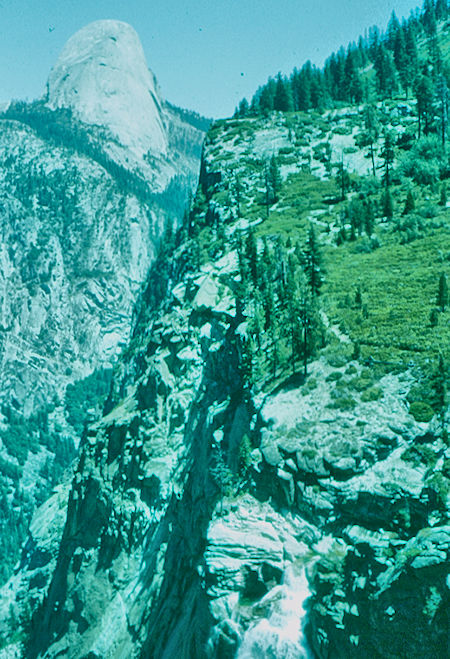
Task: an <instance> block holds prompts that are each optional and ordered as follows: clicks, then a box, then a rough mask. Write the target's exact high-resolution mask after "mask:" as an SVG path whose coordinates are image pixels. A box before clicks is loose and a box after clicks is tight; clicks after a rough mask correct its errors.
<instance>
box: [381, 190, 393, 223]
mask: <svg viewBox="0 0 450 659" xmlns="http://www.w3.org/2000/svg"><path fill="white" fill-rule="evenodd" d="M383 217H385V218H386V219H387V220H392V218H393V217H394V200H393V199H392V195H391V191H390V190H389V188H386V190H385V191H384V193H383Z"/></svg>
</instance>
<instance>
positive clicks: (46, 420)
mask: <svg viewBox="0 0 450 659" xmlns="http://www.w3.org/2000/svg"><path fill="white" fill-rule="evenodd" d="M203 137H204V131H203V128H202V120H201V118H199V117H196V118H195V119H194V118H193V116H192V115H191V114H190V113H189V112H186V111H181V110H178V109H177V108H174V107H172V106H169V105H168V104H166V103H165V101H164V100H162V99H161V97H160V96H159V92H158V89H157V85H156V81H155V78H154V76H153V74H152V73H151V72H150V71H149V69H148V68H147V64H146V61H145V57H144V53H143V50H142V46H141V44H140V41H139V38H138V36H137V34H136V32H135V31H134V30H133V28H131V27H130V26H129V25H126V24H125V23H121V22H118V21H98V22H96V23H93V24H92V25H88V26H87V27H86V28H84V29H82V30H80V32H78V33H77V34H76V35H74V36H73V37H72V38H71V39H70V40H69V41H68V43H67V45H66V46H65V48H64V49H63V51H62V53H61V56H60V57H59V59H58V61H57V63H56V65H55V67H54V68H53V70H52V72H51V74H50V77H49V81H48V89H47V94H46V96H45V98H44V99H41V100H38V101H35V102H33V103H20V102H12V103H10V104H9V106H8V107H7V108H6V109H5V110H4V111H3V112H0V198H1V202H0V265H1V267H0V364H1V369H0V459H1V460H2V461H4V463H5V464H6V467H5V469H4V473H2V472H1V470H0V490H1V489H2V487H3V486H4V487H5V491H9V492H13V491H14V488H15V486H16V485H18V486H20V487H21V488H25V489H24V495H23V496H24V497H26V499H27V502H26V505H25V503H24V502H21V504H20V506H18V505H16V506H15V507H14V505H13V498H12V495H9V499H8V506H11V510H16V511H20V510H22V509H24V508H26V509H27V510H28V513H27V515H28V517H27V518H26V519H25V518H23V516H22V517H21V523H20V525H19V523H18V519H16V518H15V517H14V515H16V513H14V514H12V513H11V514H10V513H9V512H8V511H9V510H10V508H9V507H8V508H7V510H6V511H5V510H4V511H0V527H1V525H2V524H3V522H4V523H5V524H6V527H7V528H8V529H11V530H12V529H15V528H17V527H20V529H21V531H20V533H19V536H20V538H19V542H20V541H21V540H22V539H23V534H24V532H25V529H26V524H27V522H28V521H29V516H30V514H31V511H32V509H33V507H34V506H35V504H36V496H37V494H36V493H37V491H38V490H39V491H40V492H41V497H42V496H44V493H45V492H47V491H48V485H49V483H51V484H54V483H55V482H58V477H57V476H56V475H55V469H54V465H55V460H54V455H55V453H58V452H59V453H61V451H60V446H61V440H64V443H65V444H64V446H65V448H64V450H63V451H62V453H64V455H65V457H64V456H60V457H61V460H60V461H61V465H60V467H62V468H63V469H64V467H65V466H67V464H68V462H69V460H70V457H73V452H72V455H71V456H69V455H68V454H67V451H66V448H67V446H69V448H70V443H71V441H72V438H73V439H75V440H76V437H77V436H78V437H79V434H80V431H81V428H82V423H83V419H82V416H83V415H81V416H80V415H79V414H78V412H79V410H80V409H81V407H83V406H84V407H85V410H84V411H86V410H87V409H88V408H89V407H90V404H88V403H87V401H88V400H89V397H90V393H91V392H89V391H88V390H87V389H86V387H85V384H84V382H86V378H94V379H96V378H97V379H98V378H99V377H100V379H101V380H102V382H103V384H105V381H104V378H103V375H104V374H105V373H109V372H110V370H111V367H112V366H113V364H114V363H115V360H116V358H117V355H118V354H119V353H120V351H121V349H122V348H123V347H124V346H125V345H126V343H127V341H128V339H129V337H130V332H131V327H132V322H133V314H134V309H135V305H136V301H137V298H138V296H139V293H140V291H141V288H142V285H143V283H144V282H145V280H146V277H147V274H148V271H149V268H150V266H151V264H152V262H153V260H154V257H155V253H156V251H157V249H158V244H159V241H160V240H161V237H162V235H163V232H164V230H165V228H166V227H174V226H176V225H177V224H178V223H179V222H180V221H181V218H182V215H183V212H184V205H185V201H186V199H187V197H188V194H189V193H190V192H191V191H192V189H193V187H194V186H195V185H196V182H197V176H198V170H199V165H200V157H201V149H202V142H203ZM106 379H108V378H106ZM91 384H93V385H94V389H95V388H97V384H98V382H97V380H96V382H94V381H92V382H91ZM75 385H76V387H77V389H76V390H74V391H72V402H73V403H74V404H75V407H74V406H73V405H72V411H71V410H69V407H68V405H67V395H66V394H67V387H68V386H75ZM101 386H103V385H101ZM107 386H108V384H107V383H106V387H107ZM75 408H76V409H75ZM77 425H78V429H76V426H77ZM74 429H75V432H74ZM1 464H2V465H3V462H1ZM57 471H59V476H60V475H61V469H60V468H59V467H58V470H57ZM13 481H14V483H13ZM13 485H14V487H13ZM41 500H42V498H41ZM20 514H21V513H20ZM3 515H5V518H3ZM16 516H19V512H17V515H16ZM4 535H5V536H6V537H9V536H10V535H11V534H10V532H9V530H8V531H7V533H5V534H4ZM13 544H14V543H13ZM18 546H19V545H18V543H17V542H16V543H15V544H14V546H13V547H9V546H8V547H6V546H2V547H0V581H1V580H2V579H4V578H6V577H7V576H8V574H9V573H10V570H11V568H12V566H13V565H14V563H15V562H16V560H17V557H18V553H17V552H18ZM8 571H9V572H8Z"/></svg>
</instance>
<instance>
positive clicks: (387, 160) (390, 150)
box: [381, 131, 395, 188]
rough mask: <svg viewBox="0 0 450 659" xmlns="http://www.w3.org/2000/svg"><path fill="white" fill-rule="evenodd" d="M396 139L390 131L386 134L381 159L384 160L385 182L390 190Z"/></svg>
mask: <svg viewBox="0 0 450 659" xmlns="http://www.w3.org/2000/svg"><path fill="white" fill-rule="evenodd" d="M394 155H395V154H394V137H393V135H392V133H391V132H390V131H385V133H384V143H383V150H382V152H381V157H382V158H383V161H384V164H383V170H384V174H383V181H384V184H385V186H386V188H389V186H390V184H391V169H392V165H393V163H394Z"/></svg>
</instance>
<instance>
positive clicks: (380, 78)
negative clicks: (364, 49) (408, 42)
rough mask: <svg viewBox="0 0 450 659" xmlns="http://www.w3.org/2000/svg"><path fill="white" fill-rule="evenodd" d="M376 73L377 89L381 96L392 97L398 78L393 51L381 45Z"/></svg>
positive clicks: (375, 64)
mask: <svg viewBox="0 0 450 659" xmlns="http://www.w3.org/2000/svg"><path fill="white" fill-rule="evenodd" d="M374 67H375V73H376V76H377V89H378V93H379V95H380V97H381V98H384V97H386V96H389V98H391V97H392V94H393V92H394V91H395V90H396V88H397V79H396V75H395V66H394V62H393V59H392V55H391V53H390V52H389V51H388V50H387V49H386V48H385V46H383V45H380V46H379V47H378V52H377V55H376V57H375V61H374Z"/></svg>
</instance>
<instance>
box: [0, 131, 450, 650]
mask: <svg viewBox="0 0 450 659" xmlns="http://www.w3.org/2000/svg"><path fill="white" fill-rule="evenodd" d="M257 139H258V136H257V135H255V137H254V140H257ZM261 140H262V138H261ZM222 146H223V144H222V143H221V142H220V138H218V143H215V142H214V140H211V141H210V142H209V144H208V145H207V147H206V153H205V158H204V161H203V165H204V166H203V168H202V176H201V180H202V184H203V185H204V186H205V187H206V188H208V187H211V186H212V187H215V188H216V189H217V190H218V191H221V190H223V189H225V188H226V186H227V185H228V183H229V180H227V177H228V176H229V174H228V172H227V171H226V170H224V169H220V167H219V166H218V165H217V166H214V163H215V161H214V149H216V153H217V149H219V150H220V149H221V148H222ZM245 184H246V180H245V178H244V180H243V185H245ZM214 210H215V212H216V213H217V214H218V216H219V217H222V218H227V224H226V231H227V235H228V238H230V241H229V248H228V249H227V250H226V253H225V254H224V255H223V256H222V257H221V258H220V259H218V260H217V261H216V263H215V264H212V263H206V264H204V265H203V266H201V267H199V268H196V267H194V265H193V259H192V248H193V246H192V241H190V240H187V241H186V243H182V244H179V245H178V246H177V245H176V243H175V242H174V243H173V245H172V244H169V245H167V251H166V252H165V253H163V254H162V256H161V259H160V261H159V262H157V264H156V266H155V268H154V270H153V275H151V276H150V279H149V283H148V286H147V289H146V291H145V292H144V294H143V297H142V301H141V305H140V314H139V317H138V319H137V323H136V327H135V330H134V333H133V337H132V341H131V343H130V346H129V348H128V350H127V352H126V353H125V354H124V357H123V359H122V360H121V361H120V362H119V364H118V367H117V372H116V374H115V377H114V379H113V386H112V391H111V394H110V396H109V398H108V400H107V402H106V406H105V410H104V414H103V416H101V417H99V418H97V419H93V420H92V423H91V424H90V425H89V427H88V428H87V430H86V432H85V434H84V436H83V439H82V443H81V447H80V457H79V461H78V465H77V467H76V470H75V474H74V477H73V481H72V483H71V485H70V487H69V492H68V494H67V495H65V493H64V490H63V489H61V490H59V491H57V492H56V493H55V495H54V496H53V498H52V499H51V500H50V501H49V502H48V503H47V504H45V506H46V507H45V508H43V509H42V510H41V511H40V512H39V516H38V517H37V518H36V520H38V521H35V523H33V525H32V528H31V536H30V539H29V541H28V543H27V545H26V546H25V548H24V552H23V560H22V566H21V569H20V570H19V571H18V572H17V574H16V575H15V576H14V577H13V578H12V579H11V581H10V582H9V584H7V586H6V587H5V588H4V589H3V592H2V601H3V602H5V603H7V606H8V610H9V617H8V618H6V616H5V623H4V624H3V629H2V630H1V631H2V633H3V635H4V637H5V638H6V639H9V641H10V643H9V646H8V648H7V649H5V651H4V654H3V656H5V657H6V656H8V657H13V656H16V657H21V656H26V657H38V656H41V657H43V656H45V657H48V658H51V657H56V656H69V657H73V658H75V657H79V658H80V659H81V657H90V659H93V658H94V657H98V658H100V657H102V659H103V658H113V657H121V656H126V657H146V658H147V657H154V658H155V659H156V658H158V659H160V658H167V659H169V658H170V659H171V658H172V657H175V656H178V657H180V659H182V658H185V659H192V657H199V658H201V657H211V658H212V657H220V658H224V659H227V658H230V659H231V658H232V657H239V658H240V659H246V658H248V657H254V656H276V657H285V656H286V657H294V658H297V657H298V658H299V659H300V658H306V657H312V656H317V657H321V658H322V657H323V658H324V659H325V658H327V659H328V658H329V657H343V658H344V657H353V656H354V657H380V658H381V657H386V656H392V657H404V656H408V657H410V656H411V657H419V656H420V657H422V658H424V657H429V658H430V659H431V658H433V659H435V658H439V659H440V658H442V659H443V658H444V657H446V656H447V650H448V647H447V642H448V637H447V633H448V628H449V626H448V610H449V606H448V604H449V595H448V594H449V588H448V578H447V566H448V561H449V529H448V525H447V520H448V507H449V500H448V490H447V489H446V488H445V484H446V480H442V482H441V485H442V487H440V486H439V484H438V483H436V479H435V476H436V474H442V478H443V479H447V477H448V459H449V448H448V445H447V443H446V437H445V433H444V432H443V426H442V424H441V423H440V422H438V421H437V420H436V418H434V419H433V420H431V421H430V422H427V423H424V422H417V421H416V420H415V419H414V417H413V416H411V415H410V414H409V413H408V406H407V401H406V396H407V394H408V392H409V390H410V388H411V387H412V385H413V384H414V382H415V375H414V372H413V370H412V369H410V370H406V371H404V372H403V373H395V372H394V373H389V374H387V375H386V374H383V373H382V372H381V371H377V370H376V369H374V368H371V367H370V366H368V365H367V364H362V363H360V362H359V361H358V360H356V359H353V358H352V355H351V350H349V345H348V339H346V337H345V336H344V335H339V332H337V331H336V328H333V327H329V329H328V331H329V336H328V339H329V345H328V346H327V347H326V348H325V349H323V350H322V351H321V353H320V354H319V355H318V356H317V358H316V359H315V361H313V362H312V363H311V364H309V365H308V370H309V376H308V378H306V379H305V378H300V377H298V378H297V379H296V380H295V379H294V380H292V379H289V380H286V381H279V380H278V381H277V387H276V388H275V389H274V391H267V389H266V390H264V391H261V390H260V389H258V387H257V386H256V387H254V388H253V389H251V390H249V388H248V387H247V386H246V383H245V377H244V369H243V363H242V356H243V341H244V340H245V339H244V337H245V331H246V323H245V319H244V318H243V316H242V309H241V308H239V305H236V299H237V298H238V296H237V294H236V291H238V289H239V283H240V276H239V264H238V257H237V253H236V251H234V249H233V246H232V237H233V235H234V234H235V233H236V232H237V231H238V229H239V228H241V227H245V222H243V221H242V220H240V219H233V218H232V217H227V209H226V207H225V206H224V207H221V206H220V203H218V202H216V204H215V208H214ZM206 212H210V209H208V210H207V211H206ZM194 219H195V218H194ZM168 254H172V258H171V259H169V258H168ZM161 280H162V282H163V284H164V286H161ZM157 291H158V292H157ZM337 335H338V336H337ZM349 391H351V397H349ZM349 400H351V404H350V403H349ZM444 421H445V420H444ZM430 464H433V465H434V469H432V468H431V469H430ZM65 496H67V497H68V504H67V511H66V512H65V510H64V505H65ZM39 520H40V522H39ZM56 546H58V550H57V551H55V547H56ZM446 579H447V581H446ZM308 597H309V599H308ZM5 606H6V604H5ZM5 610H6V609H5ZM30 614H32V615H30ZM17 621H19V624H18V623H17ZM21 626H22V627H21ZM21 628H25V629H24V631H26V632H27V635H26V636H23V637H22V638H16V639H14V635H13V633H12V631H13V630H14V629H19V631H20V629H21ZM421 639H425V641H424V642H423V641H421ZM24 648H25V649H24ZM7 653H8V654H7ZM1 656H2V655H1V654H0V657H1Z"/></svg>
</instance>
